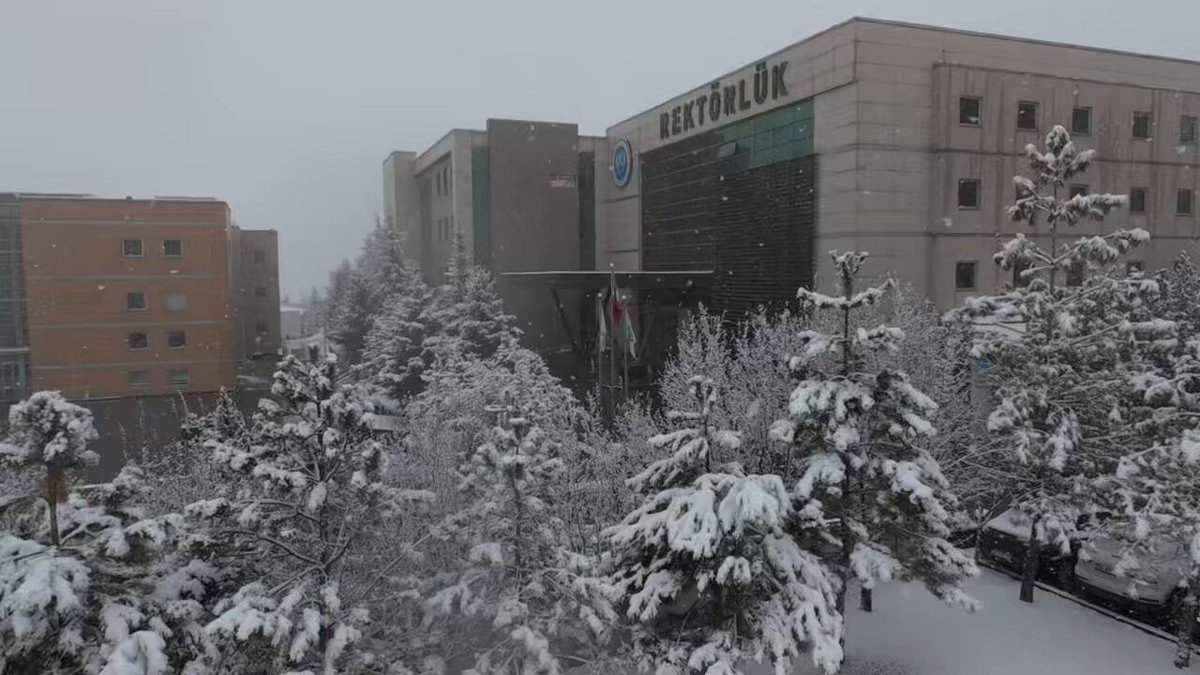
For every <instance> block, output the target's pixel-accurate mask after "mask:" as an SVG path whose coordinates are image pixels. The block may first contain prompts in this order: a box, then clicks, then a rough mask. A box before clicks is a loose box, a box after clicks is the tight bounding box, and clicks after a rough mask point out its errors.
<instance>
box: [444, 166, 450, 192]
mask: <svg viewBox="0 0 1200 675" xmlns="http://www.w3.org/2000/svg"><path fill="white" fill-rule="evenodd" d="M442 190H443V191H444V192H445V193H446V194H450V167H448V166H447V167H445V168H443V169H442Z"/></svg>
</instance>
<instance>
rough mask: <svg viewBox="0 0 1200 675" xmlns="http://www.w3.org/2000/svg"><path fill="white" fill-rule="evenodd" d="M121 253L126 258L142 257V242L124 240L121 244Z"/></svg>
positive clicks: (138, 240)
mask: <svg viewBox="0 0 1200 675" xmlns="http://www.w3.org/2000/svg"><path fill="white" fill-rule="evenodd" d="M121 252H122V253H123V254H124V256H125V257H126V258H140V257H142V240H141V239H126V240H125V241H123V242H122V243H121Z"/></svg>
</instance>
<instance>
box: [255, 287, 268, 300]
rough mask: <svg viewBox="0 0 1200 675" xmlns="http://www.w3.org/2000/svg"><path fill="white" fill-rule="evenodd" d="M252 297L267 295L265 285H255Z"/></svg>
mask: <svg viewBox="0 0 1200 675" xmlns="http://www.w3.org/2000/svg"><path fill="white" fill-rule="evenodd" d="M254 297H256V298H265V297H267V287H266V286H255V287H254Z"/></svg>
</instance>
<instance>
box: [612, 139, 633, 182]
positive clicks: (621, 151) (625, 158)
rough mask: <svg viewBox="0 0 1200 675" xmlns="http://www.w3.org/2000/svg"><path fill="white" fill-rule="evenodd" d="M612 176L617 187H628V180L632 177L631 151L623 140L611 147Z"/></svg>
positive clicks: (627, 142)
mask: <svg viewBox="0 0 1200 675" xmlns="http://www.w3.org/2000/svg"><path fill="white" fill-rule="evenodd" d="M612 176H613V182H614V183H616V184H617V187H625V186H626V185H629V179H630V178H631V177H632V176H633V150H632V149H631V148H630V147H629V141H627V140H625V139H624V138H622V139H620V140H618V141H617V144H616V145H615V146H614V147H613V154H612Z"/></svg>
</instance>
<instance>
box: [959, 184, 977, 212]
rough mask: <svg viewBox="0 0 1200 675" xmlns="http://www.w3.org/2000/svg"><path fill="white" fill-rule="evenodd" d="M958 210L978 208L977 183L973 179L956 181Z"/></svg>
mask: <svg viewBox="0 0 1200 675" xmlns="http://www.w3.org/2000/svg"><path fill="white" fill-rule="evenodd" d="M958 208H960V209H977V208H979V181H978V180H975V179H974V178H964V179H962V180H960V181H958Z"/></svg>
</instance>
